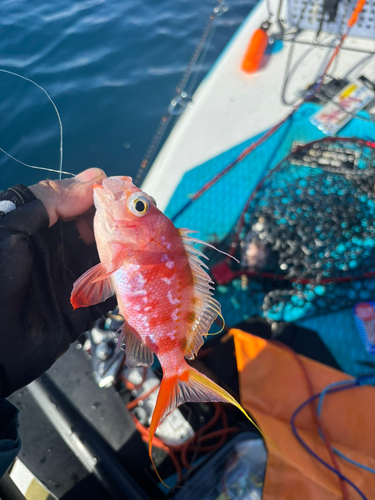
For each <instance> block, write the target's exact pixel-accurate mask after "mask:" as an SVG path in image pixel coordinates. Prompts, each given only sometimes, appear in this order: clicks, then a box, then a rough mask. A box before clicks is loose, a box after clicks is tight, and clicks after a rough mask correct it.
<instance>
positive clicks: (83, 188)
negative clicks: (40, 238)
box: [29, 168, 106, 226]
mask: <svg viewBox="0 0 375 500" xmlns="http://www.w3.org/2000/svg"><path fill="white" fill-rule="evenodd" d="M105 178H106V174H105V173H104V172H103V170H101V169H100V168H89V169H87V170H84V171H83V172H81V173H80V174H78V175H76V176H75V177H73V178H72V179H64V180H61V181H55V180H54V181H52V180H45V181H41V182H38V184H34V185H33V186H29V189H30V191H32V192H33V193H34V195H35V196H36V197H37V198H38V199H39V200H40V201H41V202H42V203H43V204H44V206H45V207H46V210H47V212H48V215H49V221H50V224H49V225H50V226H52V225H53V224H55V223H56V222H57V220H58V219H70V218H73V217H78V216H79V215H81V214H83V213H84V212H86V210H88V209H89V208H90V207H91V206H92V205H93V189H92V186H93V185H94V184H101V183H102V182H103V179H105Z"/></svg>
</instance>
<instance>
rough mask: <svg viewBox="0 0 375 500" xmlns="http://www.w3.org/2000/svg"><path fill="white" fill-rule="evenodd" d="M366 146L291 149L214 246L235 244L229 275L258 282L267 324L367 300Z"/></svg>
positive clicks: (371, 209)
mask: <svg viewBox="0 0 375 500" xmlns="http://www.w3.org/2000/svg"><path fill="white" fill-rule="evenodd" d="M374 146H375V145H374V144H371V143H369V142H366V141H363V140H359V139H341V138H335V139H332V138H328V139H324V140H321V141H317V142H314V143H311V144H308V145H305V146H301V147H297V148H296V149H295V151H293V152H292V153H291V154H290V155H289V156H288V157H287V158H285V159H284V160H283V161H282V162H281V163H280V164H279V165H278V166H277V167H276V168H275V169H274V170H272V172H270V173H269V174H268V175H267V176H266V177H265V178H264V179H263V181H262V183H261V184H260V185H259V186H258V188H257V190H256V191H255V192H254V193H253V195H252V198H251V199H250V201H249V205H248V207H247V209H246V212H245V214H244V218H243V219H242V221H240V222H239V224H238V226H237V227H236V228H234V230H233V233H232V234H231V235H229V237H228V238H227V239H226V241H224V242H222V245H221V248H222V249H226V250H228V248H230V244H232V245H233V243H235V244H236V246H235V248H236V256H237V258H239V259H240V260H241V266H240V267H238V268H237V269H235V268H233V269H232V270H233V271H234V272H237V275H238V274H241V273H242V275H248V276H249V282H250V283H251V282H252V281H254V280H257V281H258V284H259V282H260V283H264V292H265V298H264V301H263V310H264V313H265V315H266V316H267V317H269V318H270V319H274V320H293V319H298V318H300V317H303V316H307V315H311V314H317V313H322V312H327V311H332V310H337V309H340V308H343V307H347V306H350V305H352V304H354V303H356V302H359V301H362V300H371V299H374V298H375V193H374V180H375V177H374V172H375V147H374ZM373 275H374V277H373ZM270 287H271V288H272V290H271V291H270ZM251 290H252V287H251V286H249V287H248V291H247V292H246V293H249V294H250V295H251Z"/></svg>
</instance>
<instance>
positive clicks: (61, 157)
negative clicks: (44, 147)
mask: <svg viewBox="0 0 375 500" xmlns="http://www.w3.org/2000/svg"><path fill="white" fill-rule="evenodd" d="M0 73H6V74H8V75H12V76H16V77H17V78H20V79H21V80H25V81H26V82H30V83H32V84H33V85H35V87H37V88H38V89H40V90H41V91H42V92H44V94H45V95H46V96H47V99H48V100H49V102H50V103H51V104H52V106H53V109H54V110H55V113H56V116H57V119H58V122H59V129H60V148H59V149H60V161H59V169H58V170H55V169H51V168H46V167H37V166H35V165H29V164H27V163H24V162H22V161H20V160H18V159H17V158H15V157H14V156H12V155H11V154H9V153H7V152H6V151H5V150H4V149H2V148H0V151H2V152H3V153H4V154H6V155H7V156H9V158H11V159H12V160H15V161H17V162H18V163H20V164H21V165H24V166H26V167H29V168H34V169H38V170H45V171H47V172H56V173H58V174H59V180H61V177H62V174H66V175H72V176H74V174H72V173H71V172H65V171H63V169H62V166H63V126H62V121H61V117H60V113H59V110H58V109H57V106H56V104H55V103H54V101H53V99H52V97H51V96H50V95H49V93H48V92H47V91H46V90H45V89H44V88H43V87H42V86H41V85H38V84H37V83H36V82H34V80H31V79H30V78H26V76H22V75H20V74H19V73H15V72H14V71H9V70H7V69H2V68H0Z"/></svg>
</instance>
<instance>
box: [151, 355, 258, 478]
mask: <svg viewBox="0 0 375 500" xmlns="http://www.w3.org/2000/svg"><path fill="white" fill-rule="evenodd" d="M192 402H195V403H199V402H221V403H231V404H232V405H234V406H236V407H237V408H238V409H239V410H240V411H241V412H242V413H243V414H244V415H245V416H246V418H247V419H248V420H250V422H251V423H252V424H253V425H254V426H255V427H256V428H257V429H258V431H259V432H260V433H261V435H262V436H263V437H264V438H265V436H264V434H263V432H262V431H261V430H260V429H259V427H258V426H257V424H256V423H255V422H254V421H253V420H252V419H251V418H250V417H249V415H248V414H247V413H246V411H245V410H244V409H243V408H242V406H241V405H240V403H238V401H236V400H235V399H234V397H233V396H231V395H230V394H228V392H227V391H226V390H225V389H223V388H222V387H220V386H218V385H217V384H215V382H213V381H212V380H210V379H209V378H208V377H206V376H205V375H203V374H202V373H199V372H198V371H197V370H195V369H194V368H192V367H191V366H189V365H188V364H187V363H186V370H185V371H183V372H182V373H181V374H179V375H174V376H172V377H167V376H164V377H163V380H162V382H161V385H160V389H159V394H158V398H157V401H156V405H155V409H154V412H153V414H152V420H151V425H150V428H149V455H150V459H151V462H152V465H153V467H154V469H155V472H156V474H157V476H158V477H159V479H160V481H161V482H163V481H162V479H161V478H160V476H159V474H158V472H157V470H156V467H155V464H154V461H153V459H152V441H153V438H154V435H155V432H156V429H157V427H158V425H159V424H160V423H161V422H162V420H163V419H164V418H165V417H166V416H167V415H168V414H169V413H171V412H172V411H173V410H174V409H175V408H177V407H178V406H180V405H181V404H183V403H192ZM163 484H165V483H163Z"/></svg>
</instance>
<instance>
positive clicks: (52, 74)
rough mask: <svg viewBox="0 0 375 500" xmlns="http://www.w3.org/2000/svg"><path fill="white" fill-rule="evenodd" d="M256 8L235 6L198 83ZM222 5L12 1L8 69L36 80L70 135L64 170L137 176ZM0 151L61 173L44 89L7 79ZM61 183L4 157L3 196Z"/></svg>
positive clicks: (244, 2)
mask: <svg viewBox="0 0 375 500" xmlns="http://www.w3.org/2000/svg"><path fill="white" fill-rule="evenodd" d="M255 3H256V2H255V0H231V1H228V2H227V5H228V6H229V11H228V12H227V13H226V14H224V15H223V16H221V17H220V18H218V20H217V21H216V30H215V33H214V35H213V38H212V42H211V45H210V47H209V50H208V52H207V56H206V58H205V61H204V64H203V65H202V68H201V71H200V72H199V75H198V79H197V82H198V83H199V81H200V80H201V79H202V78H203V77H204V75H205V74H206V73H207V71H208V70H209V68H210V67H211V66H212V64H213V63H214V61H215V60H216V58H217V57H218V56H219V54H220V52H221V51H222V49H223V48H224V47H225V45H226V43H227V42H228V40H229V39H230V38H231V36H232V35H233V34H234V32H235V31H236V29H237V28H238V27H239V25H240V24H241V22H242V20H243V19H244V18H245V16H246V15H247V14H248V13H249V12H250V10H251V9H252V7H253V6H254V4H255ZM216 5H217V2H216V1H215V0H178V1H176V0H158V1H156V0H81V1H72V0H54V1H51V0H49V1H47V0H33V1H28V2H27V1H25V0H3V1H2V2H1V4H0V23H1V34H0V68H3V69H6V70H9V71H13V72H17V73H20V74H21V75H23V76H25V77H26V78H31V79H33V80H35V82H36V83H38V84H39V85H41V86H42V87H44V88H45V89H46V90H47V92H48V93H49V94H50V95H51V97H52V98H53V99H54V101H55V103H56V106H57V107H58V109H59V112H60V114H61V119H62V122H63V127H64V164H63V168H64V170H67V171H70V172H73V173H78V172H80V171H81V170H83V169H85V168H88V167H92V166H97V167H101V168H103V169H104V170H105V171H106V172H107V174H108V175H119V174H127V175H133V176H134V175H135V174H136V172H137V170H138V167H139V165H140V162H141V160H142V158H143V156H144V154H145V151H146V149H147V146H148V144H149V142H150V140H151V138H152V136H153V134H154V131H155V129H156V127H157V125H158V123H159V120H160V117H161V116H162V114H163V113H165V111H166V108H167V106H168V104H169V102H170V100H171V98H172V97H173V94H174V89H175V87H176V85H177V84H178V82H179V80H180V78H181V76H182V74H183V72H184V70H185V68H186V67H187V65H188V63H189V61H190V58H191V56H192V53H193V51H194V49H195V47H196V45H197V43H198V41H199V39H200V37H201V34H202V32H203V30H204V28H205V26H206V24H207V22H208V18H209V15H210V13H211V12H212V10H213V8H214V7H215V6H216ZM0 89H1V90H0V116H1V120H0V147H1V148H3V149H5V150H6V151H8V152H9V153H10V154H12V155H13V156H15V157H16V158H18V159H20V160H22V161H23V162H26V163H30V164H32V165H38V166H43V167H50V168H58V165H59V128H58V122H57V118H56V115H55V113H54V110H53V107H52V106H51V104H50V103H49V101H48V100H47V98H46V96H45V95H44V94H43V93H42V92H41V91H40V90H39V89H37V88H36V87H35V86H33V85H31V84H30V83H28V82H26V81H22V80H20V79H17V78H15V77H14V76H11V75H8V74H4V73H0ZM46 176H48V177H50V178H51V177H52V178H53V177H54V174H47V173H46V172H40V171H36V170H31V169H28V168H26V167H23V166H21V165H19V164H17V163H15V162H14V161H13V160H11V159H9V158H8V157H6V156H5V155H4V154H3V153H1V152H0V189H3V188H6V187H7V186H9V185H11V184H14V183H23V184H26V185H28V184H33V183H35V182H38V181H39V180H41V179H43V178H46Z"/></svg>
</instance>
